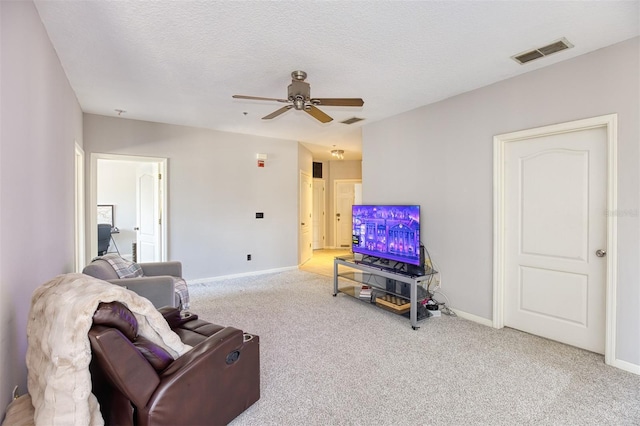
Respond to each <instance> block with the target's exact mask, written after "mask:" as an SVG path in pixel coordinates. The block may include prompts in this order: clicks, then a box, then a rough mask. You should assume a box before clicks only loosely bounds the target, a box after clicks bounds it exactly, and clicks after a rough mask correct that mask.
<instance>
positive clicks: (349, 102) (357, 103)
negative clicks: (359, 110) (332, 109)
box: [311, 98, 364, 107]
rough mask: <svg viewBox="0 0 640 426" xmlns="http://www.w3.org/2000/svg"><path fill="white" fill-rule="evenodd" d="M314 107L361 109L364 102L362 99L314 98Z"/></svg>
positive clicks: (312, 100)
mask: <svg viewBox="0 0 640 426" xmlns="http://www.w3.org/2000/svg"><path fill="white" fill-rule="evenodd" d="M311 102H312V103H313V104H314V105H326V106H353V107H361V106H362V105H364V101H363V100H362V99H360V98H313V99H311Z"/></svg>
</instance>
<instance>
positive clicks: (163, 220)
mask: <svg viewBox="0 0 640 426" xmlns="http://www.w3.org/2000/svg"><path fill="white" fill-rule="evenodd" d="M98 160H112V161H131V162H138V163H157V164H158V173H160V175H161V176H162V179H160V194H159V200H158V201H159V205H160V211H159V218H160V241H161V242H160V245H161V248H160V261H161V262H166V261H167V249H168V247H167V246H168V245H169V244H168V239H167V227H168V223H169V220H168V217H167V214H166V213H167V212H168V208H167V199H168V193H167V187H168V181H169V176H168V168H167V162H168V160H167V159H166V158H161V157H143V156H137V155H121V154H103V153H98V152H93V153H91V177H90V187H89V208H88V212H89V220H88V221H87V223H88V226H89V247H88V248H87V252H88V253H89V257H90V258H91V259H93V258H94V257H96V256H97V254H98V249H97V247H98V231H97V229H98V223H97V222H98V219H97V205H98Z"/></svg>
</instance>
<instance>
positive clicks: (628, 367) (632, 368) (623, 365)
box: [611, 359, 640, 375]
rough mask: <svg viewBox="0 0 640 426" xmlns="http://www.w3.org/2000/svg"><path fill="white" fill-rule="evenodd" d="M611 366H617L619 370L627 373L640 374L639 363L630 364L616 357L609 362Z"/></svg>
mask: <svg viewBox="0 0 640 426" xmlns="http://www.w3.org/2000/svg"><path fill="white" fill-rule="evenodd" d="M611 366H612V367H616V368H619V369H620V370H624V371H628V372H629V373H633V374H637V375H640V365H636V364H632V363H630V362H628V361H623V360H621V359H616V360H614V361H613V362H612V363H611Z"/></svg>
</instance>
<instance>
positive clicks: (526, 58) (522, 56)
mask: <svg viewBox="0 0 640 426" xmlns="http://www.w3.org/2000/svg"><path fill="white" fill-rule="evenodd" d="M572 47H573V44H571V43H569V41H568V40H567V39H566V38H564V37H563V38H561V39H560V40H557V41H554V42H553V43H551V44H547V45H546V46H542V47H539V48H537V49H533V50H528V51H526V52H522V53H519V54H517V55H514V56H512V57H511V59H513V60H514V61H516V62H517V63H519V64H520V65H522V64H526V63H527V62H531V61H533V60H535V59H539V58H544V57H545V56H549V55H551V54H553V53H556V52H560V51H562V50H565V49H570V48H572Z"/></svg>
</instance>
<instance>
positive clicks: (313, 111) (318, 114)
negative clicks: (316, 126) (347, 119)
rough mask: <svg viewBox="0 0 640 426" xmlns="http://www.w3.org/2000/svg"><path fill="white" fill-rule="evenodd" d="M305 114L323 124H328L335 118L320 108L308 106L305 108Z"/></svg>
mask: <svg viewBox="0 0 640 426" xmlns="http://www.w3.org/2000/svg"><path fill="white" fill-rule="evenodd" d="M307 108H308V109H307ZM304 112H306V113H307V114H309V115H310V116H312V117H313V118H315V119H316V120H318V121H321V122H323V123H328V122H330V121H331V120H333V118H331V117H329V116H328V115H327V114H325V113H324V112H322V111H320V110H319V109H318V108H316V107H314V106H313V105H307V107H305V109H304Z"/></svg>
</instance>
